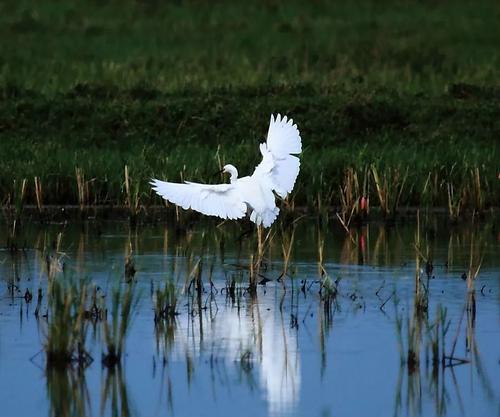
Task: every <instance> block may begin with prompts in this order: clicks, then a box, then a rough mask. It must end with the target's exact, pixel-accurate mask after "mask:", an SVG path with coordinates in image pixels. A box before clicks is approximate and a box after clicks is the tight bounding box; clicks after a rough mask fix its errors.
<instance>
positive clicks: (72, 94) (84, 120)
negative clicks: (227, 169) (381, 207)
mask: <svg viewBox="0 0 500 417" xmlns="http://www.w3.org/2000/svg"><path fill="white" fill-rule="evenodd" d="M0 12H1V13H0V23H1V25H0V34H1V36H2V39H4V40H5V42H2V43H0V198H1V202H2V203H3V204H12V205H15V204H19V203H20V201H21V200H22V202H24V203H32V204H36V203H38V204H42V205H43V204H81V205H90V204H124V203H126V204H129V205H136V204H138V205H140V204H146V205H147V204H151V203H158V202H159V199H158V198H157V197H155V196H153V194H152V193H151V192H150V190H149V186H148V180H149V178H151V177H153V176H155V177H159V178H167V179H169V180H172V181H178V180H181V179H190V180H194V181H197V180H199V181H212V182H214V181H218V180H220V178H213V177H212V178H210V175H211V174H212V173H213V172H214V171H216V170H217V169H218V168H219V164H221V163H233V164H234V165H236V166H237V167H238V168H239V170H240V174H242V175H246V174H250V173H251V172H252V170H253V167H254V166H255V164H256V163H257V162H258V161H259V152H258V142H259V141H261V140H262V139H263V138H264V137H265V133H266V131H267V124H268V121H269V115H270V114H271V113H273V112H274V113H276V112H281V113H286V114H289V115H290V116H292V117H293V118H294V119H295V120H296V122H297V123H298V125H299V128H300V130H301V133H302V137H303V142H304V153H303V155H302V170H301V174H300V176H299V179H298V183H297V187H296V190H295V192H294V195H293V198H294V201H295V203H296V204H299V205H309V206H317V205H318V201H321V204H329V205H344V206H345V207H344V208H346V209H348V208H349V207H348V206H349V205H350V204H351V205H352V202H351V203H349V202H348V201H347V202H346V199H347V200H349V198H348V197H349V195H351V197H352V198H354V199H356V198H357V197H359V196H360V195H361V194H367V195H369V196H370V197H371V202H372V205H378V204H380V203H382V204H383V200H384V197H385V199H386V200H387V199H389V200H391V201H390V203H389V205H391V206H392V205H393V204H397V205H400V206H401V205H417V206H447V207H451V209H457V210H458V211H460V210H463V209H464V208H467V207H469V208H473V209H483V208H486V207H488V206H490V205H498V204H499V202H500V187H499V181H498V178H497V175H498V173H499V172H500V162H499V161H500V155H499V154H500V150H499V142H500V139H499V138H500V86H499V85H498V80H499V79H500V78H499V75H500V70H499V68H500V49H499V48H498V44H499V41H500V25H497V23H498V16H499V13H500V6H498V4H497V3H496V2H494V1H481V2H477V3H476V4H473V5H472V4H468V3H467V2H465V1H464V2H462V1H457V2H454V3H453V5H451V4H449V3H448V2H411V1H408V2H394V1H384V2H371V1H359V2H355V3H352V2H349V4H334V3H332V2H322V1H318V2H300V3H299V2H287V3H281V2H278V1H261V2H256V3H250V2H247V3H246V4H238V5H235V3H234V2H217V3H216V4H212V3H211V4H210V5H208V4H199V3H198V2H174V3H166V2H154V1H152V2H146V1H143V2H140V1H135V2H134V1H127V2H114V1H111V2H107V3H106V4H105V5H102V4H100V3H98V2H78V1H72V2H65V3H59V2H44V3H43V5H42V4H38V3H34V2H29V1H24V2H9V1H8V2H6V3H3V4H2V5H0ZM125 166H127V169H128V181H126V178H125V172H124V169H125ZM35 178H36V180H35ZM24 180H26V181H24ZM363 184H364V185H363ZM340 189H342V190H343V191H340Z"/></svg>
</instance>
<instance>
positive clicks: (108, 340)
mask: <svg viewBox="0 0 500 417" xmlns="http://www.w3.org/2000/svg"><path fill="white" fill-rule="evenodd" d="M138 301H139V297H138V296H137V295H136V293H135V285H134V284H133V283H129V284H124V285H116V286H115V288H113V289H112V290H111V306H110V309H111V314H110V315H107V317H106V319H105V320H103V321H102V326H103V334H104V348H103V355H102V363H103V365H104V366H106V367H113V366H115V365H119V364H120V361H121V357H122V354H123V352H124V349H125V340H126V337H127V333H128V331H129V329H130V324H131V322H132V316H133V312H134V309H135V307H136V306H137V303H138Z"/></svg>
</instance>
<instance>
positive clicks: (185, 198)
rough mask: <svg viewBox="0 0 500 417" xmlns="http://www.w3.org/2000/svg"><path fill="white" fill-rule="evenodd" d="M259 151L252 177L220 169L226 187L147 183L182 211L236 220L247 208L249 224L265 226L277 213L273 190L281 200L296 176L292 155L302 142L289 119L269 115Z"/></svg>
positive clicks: (297, 163)
mask: <svg viewBox="0 0 500 417" xmlns="http://www.w3.org/2000/svg"><path fill="white" fill-rule="evenodd" d="M260 152H261V154H262V161H261V163H260V164H259V165H258V166H257V167H256V168H255V171H254V173H253V174H252V176H249V177H243V178H237V177H238V171H237V170H236V168H235V167H234V166H232V165H226V166H225V167H224V171H225V172H229V173H230V174H231V183H230V184H215V185H211V184H197V183H193V182H185V183H184V184H178V183H172V182H165V181H160V180H156V179H153V180H152V181H151V184H152V186H153V189H154V190H155V191H156V192H157V193H158V194H159V195H160V196H162V197H163V198H164V199H165V200H168V201H170V202H172V203H174V204H177V205H179V206H181V207H182V208H184V209H188V208H191V209H193V210H196V211H199V212H200V213H203V214H206V215H209V216H218V217H221V218H223V219H240V218H242V217H244V216H245V215H246V212H247V209H250V210H251V213H250V220H251V221H253V222H254V223H255V224H257V225H263V226H264V227H269V226H271V224H272V223H273V222H274V221H275V220H276V217H277V216H278V214H279V208H278V207H276V201H275V196H274V194H273V191H275V192H276V193H277V194H278V195H279V196H280V197H282V198H285V197H286V196H287V195H288V193H290V192H291V191H292V190H293V187H294V185H295V180H296V179H297V176H298V174H299V169H300V160H299V158H298V157H296V156H294V155H293V154H299V153H300V152H302V140H301V138H300V134H299V130H298V129H297V125H295V124H293V120H292V119H289V120H288V118H287V117H286V116H284V117H283V118H282V117H281V115H279V114H278V115H277V116H276V118H274V117H273V116H272V115H271V121H270V123H269V130H268V133H267V142H266V143H262V144H261V145H260Z"/></svg>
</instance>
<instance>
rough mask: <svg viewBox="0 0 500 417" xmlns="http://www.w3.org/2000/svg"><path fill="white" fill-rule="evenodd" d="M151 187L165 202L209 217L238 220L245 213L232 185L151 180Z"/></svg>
mask: <svg viewBox="0 0 500 417" xmlns="http://www.w3.org/2000/svg"><path fill="white" fill-rule="evenodd" d="M151 185H152V186H153V190H155V191H156V192H157V193H158V194H159V195H160V196H162V197H163V198H164V199H165V200H167V201H170V202H172V203H175V204H177V205H179V206H181V207H182V208H184V209H188V208H191V209H193V210H196V211H199V212H200V213H203V214H206V215H209V216H218V217H221V218H223V219H240V218H242V217H244V216H245V214H246V211H247V206H246V203H244V202H243V201H242V199H241V196H240V193H239V192H238V190H237V186H235V185H234V184H216V185H211V184H197V183H194V182H186V183H184V184H178V183H173V182H165V181H160V180H156V179H153V180H151Z"/></svg>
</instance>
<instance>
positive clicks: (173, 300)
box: [154, 279, 179, 323]
mask: <svg viewBox="0 0 500 417" xmlns="http://www.w3.org/2000/svg"><path fill="white" fill-rule="evenodd" d="M154 301H155V302H154V312H155V318H154V320H155V323H157V322H159V321H161V320H165V319H172V318H174V317H175V316H177V315H178V314H179V313H178V311H177V302H178V289H177V286H176V285H175V282H174V281H173V280H171V279H170V280H168V281H167V282H166V283H165V286H164V287H163V289H161V288H157V289H156V292H155V300H154Z"/></svg>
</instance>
